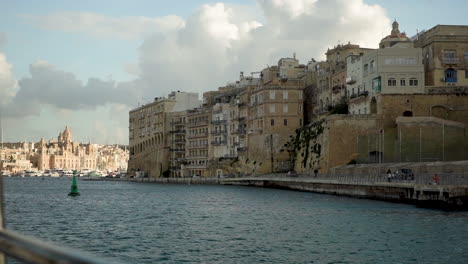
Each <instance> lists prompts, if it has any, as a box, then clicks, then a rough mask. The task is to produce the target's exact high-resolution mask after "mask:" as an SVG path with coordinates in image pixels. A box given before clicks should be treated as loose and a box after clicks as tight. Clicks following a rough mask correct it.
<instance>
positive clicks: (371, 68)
mask: <svg viewBox="0 0 468 264" xmlns="http://www.w3.org/2000/svg"><path fill="white" fill-rule="evenodd" d="M369 71H370V72H371V73H372V72H375V61H371V62H370V67H369Z"/></svg>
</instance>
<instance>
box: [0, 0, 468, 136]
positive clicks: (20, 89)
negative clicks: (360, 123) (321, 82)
mask: <svg viewBox="0 0 468 264" xmlns="http://www.w3.org/2000/svg"><path fill="white" fill-rule="evenodd" d="M451 3H452V4H453V6H456V7H457V8H456V9H450V8H446V6H445V3H444V2H442V1H430V0H419V1H410V2H407V1H402V0H399V1H384V0H369V1H360V0H353V1H310V0H290V1H287V0H273V1H266V0H259V1H248V0H242V1H224V2H218V3H214V2H208V1H200V0H192V1H180V0H179V1H170V2H167V1H149V0H140V1H132V2H128V1H123V0H122V1H98V2H96V1H80V2H76V1H53V0H48V1H42V2H41V4H40V5H37V4H36V3H34V2H32V1H25V0H24V1H23V0H20V1H3V2H2V3H1V4H0V6H1V7H2V8H1V9H0V111H1V112H2V113H1V116H2V117H3V118H2V119H3V120H2V122H1V123H2V130H3V132H4V133H2V138H3V141H4V142H17V141H24V140H26V141H35V142H37V141H39V139H40V138H41V137H44V138H45V139H47V140H48V139H51V138H54V137H56V136H57V131H61V130H63V128H64V127H65V126H67V125H68V126H69V127H70V129H72V130H73V131H74V135H75V138H76V139H77V141H80V142H86V141H87V140H91V141H92V142H95V143H99V144H127V143H128V111H129V110H130V109H132V108H135V107H136V106H137V105H138V104H139V103H140V104H141V103H146V102H149V101H151V100H152V99H153V98H154V97H159V96H166V95H167V94H168V93H169V92H170V91H172V90H183V91H188V92H199V93H201V92H203V91H207V90H214V89H216V88H217V87H218V86H222V85H224V84H225V83H226V82H232V81H235V80H236V79H237V78H238V75H239V72H240V71H244V72H245V73H250V72H253V71H259V70H261V69H262V68H264V67H266V65H267V64H268V65H273V64H275V63H276V62H277V61H278V60H279V59H280V58H282V57H291V56H292V54H293V53H296V54H297V57H298V59H299V60H300V62H301V63H307V61H308V60H310V59H311V58H315V59H323V58H324V52H326V50H327V48H332V47H333V46H335V45H337V44H338V43H348V41H349V42H351V43H356V44H359V45H361V46H363V47H369V48H376V47H377V43H378V42H379V41H380V39H381V38H382V37H384V36H386V35H388V34H389V31H390V29H391V22H393V20H394V19H396V20H397V21H398V22H399V24H400V29H401V30H402V31H406V33H407V34H408V36H412V35H414V34H416V32H417V31H421V30H427V29H429V28H431V27H433V26H435V25H437V24H465V25H466V24H468V19H466V17H465V16H464V12H463V11H462V10H466V9H467V7H468V3H467V2H465V1H452V2H451Z"/></svg>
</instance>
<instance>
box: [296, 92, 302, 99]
mask: <svg viewBox="0 0 468 264" xmlns="http://www.w3.org/2000/svg"><path fill="white" fill-rule="evenodd" d="M297 96H298V97H299V100H302V92H299V93H298V95H297Z"/></svg>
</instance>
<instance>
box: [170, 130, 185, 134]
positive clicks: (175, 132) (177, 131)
mask: <svg viewBox="0 0 468 264" xmlns="http://www.w3.org/2000/svg"><path fill="white" fill-rule="evenodd" d="M185 132H186V130H184V129H176V130H170V131H169V133H173V134H185Z"/></svg>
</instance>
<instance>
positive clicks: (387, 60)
mask: <svg viewBox="0 0 468 264" xmlns="http://www.w3.org/2000/svg"><path fill="white" fill-rule="evenodd" d="M385 64H387V65H388V64H395V61H394V60H393V58H387V59H385Z"/></svg>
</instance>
